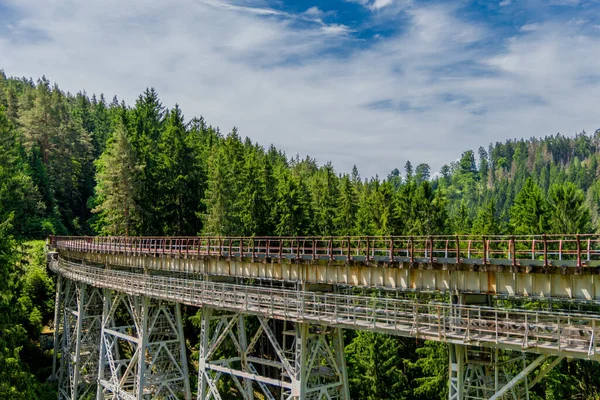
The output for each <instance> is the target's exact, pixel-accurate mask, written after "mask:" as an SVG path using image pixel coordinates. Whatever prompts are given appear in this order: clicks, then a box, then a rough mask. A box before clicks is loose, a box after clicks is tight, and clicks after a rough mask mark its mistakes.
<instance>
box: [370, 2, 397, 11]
mask: <svg viewBox="0 0 600 400" xmlns="http://www.w3.org/2000/svg"><path fill="white" fill-rule="evenodd" d="M392 3H393V0H375V1H373V4H371V5H370V8H371V9H372V10H379V9H380V8H383V7H387V6H389V5H390V4H392Z"/></svg>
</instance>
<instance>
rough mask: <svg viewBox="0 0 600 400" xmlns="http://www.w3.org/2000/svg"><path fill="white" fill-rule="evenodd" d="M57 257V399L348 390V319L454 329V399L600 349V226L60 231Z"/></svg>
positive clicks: (485, 393) (524, 383)
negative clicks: (270, 232)
mask: <svg viewBox="0 0 600 400" xmlns="http://www.w3.org/2000/svg"><path fill="white" fill-rule="evenodd" d="M48 262H49V268H50V269H51V270H52V271H54V272H55V273H56V274H57V276H58V278H57V293H56V309H55V337H54V349H55V352H54V366H53V378H54V379H56V380H58V384H59V399H72V400H74V399H84V398H94V397H95V398H96V399H127V400H129V399H131V400H134V399H136V400H141V399H191V398H192V393H197V399H221V397H222V395H223V394H224V393H223V391H224V390H225V388H226V385H224V384H223V383H224V382H225V381H227V382H228V383H229V386H230V387H233V388H234V389H233V390H235V391H236V392H235V393H236V396H238V397H240V398H244V399H315V400H317V399H319V400H320V399H340V400H349V398H350V396H349V391H348V377H347V373H346V365H345V357H344V347H343V335H342V333H343V329H358V330H369V331H375V332H381V333H388V334H393V335H400V336H404V337H412V338H419V339H424V340H434V341H442V342H446V343H448V345H449V366H448V368H449V370H448V371H449V379H450V382H449V385H450V386H449V398H450V399H451V400H455V399H456V400H463V399H528V398H529V390H530V389H531V388H532V387H533V386H534V385H535V384H537V383H538V382H539V381H540V379H542V378H543V377H544V376H545V374H547V373H548V371H550V370H551V369H552V368H553V367H554V366H556V365H557V364H558V363H559V362H560V361H561V360H562V359H564V358H565V357H566V358H578V359H588V360H593V361H600V355H599V354H598V353H597V348H598V344H599V343H598V342H599V339H598V335H597V333H599V329H600V328H599V327H600V315H599V314H598V312H597V310H598V309H600V275H599V273H600V236H594V235H587V236H586V235H560V236H550V235H539V236H501V237H484V236H428V237H252V238H246V237H168V238H167V237H58V236H53V237H50V238H49V241H48ZM597 280H598V281H599V282H598V284H597V282H596V281H597ZM182 304H185V305H190V306H194V307H200V309H201V313H200V314H201V321H200V327H201V328H200V332H199V333H200V339H199V355H198V360H197V365H198V386H197V388H194V390H192V388H191V387H190V382H189V374H188V365H187V363H188V357H187V355H186V343H185V339H184V334H183V324H182V317H181V305H182ZM193 362H196V361H195V360H194V361H193Z"/></svg>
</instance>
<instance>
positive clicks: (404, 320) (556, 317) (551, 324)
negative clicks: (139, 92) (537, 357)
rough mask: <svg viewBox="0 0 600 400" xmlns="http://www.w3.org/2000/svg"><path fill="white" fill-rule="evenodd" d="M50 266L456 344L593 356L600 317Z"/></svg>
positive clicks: (285, 315)
mask: <svg viewBox="0 0 600 400" xmlns="http://www.w3.org/2000/svg"><path fill="white" fill-rule="evenodd" d="M51 268H52V269H53V270H54V271H55V272H57V273H60V274H61V275H63V276H64V277H66V278H68V279H74V280H78V281H82V282H86V283H88V284H92V285H95V286H99V287H106V288H111V289H114V290H119V291H123V292H127V293H130V294H137V295H149V296H152V297H155V298H162V299H165V300H171V301H177V302H181V303H185V304H189V305H192V306H208V307H215V308H219V309H226V310H231V311H236V312H242V313H246V314H258V315H265V316H271V317H275V318H280V319H287V320H294V321H309V322H314V323H320V324H326V325H334V326H341V327H346V328H352V329H362V330H374V331H379V332H387V333H392V334H397V335H402V336H410V337H420V338H425V339H432V340H443V341H454V342H460V343H465V344H468V343H471V344H473V343H481V344H488V345H500V346H505V347H506V346H508V347H510V346H513V347H514V348H515V349H521V350H528V351H531V349H536V348H537V349H538V350H539V351H549V352H552V353H554V354H559V353H564V352H568V353H569V354H568V355H569V356H574V357H580V358H588V357H596V350H597V347H598V344H599V342H600V335H599V333H600V332H599V329H600V317H599V316H598V315H597V314H593V313H590V314H586V313H576V312H568V313H566V312H560V311H558V310H554V311H536V310H524V309H506V308H495V307H483V306H467V305H453V304H449V303H442V302H424V301H421V300H418V299H397V298H392V297H367V296H355V295H344V294H336V293H316V292H305V291H296V290H285V289H277V288H269V287H252V286H243V285H234V284H227V283H219V282H211V281H202V280H192V279H185V278H178V277H170V276H164V275H161V276H158V275H145V274H139V273H134V272H128V271H120V270H111V269H104V268H98V267H93V266H87V265H81V264H78V263H73V262H69V261H66V260H63V259H59V260H55V261H54V262H53V263H52V264H51Z"/></svg>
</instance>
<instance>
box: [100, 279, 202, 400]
mask: <svg viewBox="0 0 600 400" xmlns="http://www.w3.org/2000/svg"><path fill="white" fill-rule="evenodd" d="M98 378H99V379H98V382H99V385H98V391H97V399H98V400H99V399H126V400H134V399H135V400H142V399H144V400H153V399H180V398H182V397H183V398H185V399H187V400H189V399H190V398H191V393H190V386H189V378H188V370H187V357H186V351H185V341H184V337H183V329H182V320H181V309H180V305H179V304H178V303H170V302H167V301H164V300H157V299H151V298H150V297H147V296H131V295H128V294H125V293H122V292H114V291H111V290H109V289H105V291H104V310H103V315H102V333H101V347H100V369H99V377H98Z"/></svg>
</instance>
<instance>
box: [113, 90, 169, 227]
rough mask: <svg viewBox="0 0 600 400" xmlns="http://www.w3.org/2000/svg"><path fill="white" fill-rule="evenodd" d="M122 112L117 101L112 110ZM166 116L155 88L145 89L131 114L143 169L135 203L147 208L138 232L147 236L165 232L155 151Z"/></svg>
mask: <svg viewBox="0 0 600 400" xmlns="http://www.w3.org/2000/svg"><path fill="white" fill-rule="evenodd" d="M115 102H116V104H115ZM123 108H124V107H119V105H118V101H117V99H116V97H115V99H114V100H113V104H112V105H111V109H113V110H119V109H123ZM164 115H165V111H164V107H163V105H162V103H161V102H160V100H159V98H158V93H157V92H156V90H154V88H152V89H146V90H145V91H144V93H143V94H141V95H140V96H139V97H138V99H137V101H136V103H135V107H134V108H133V110H132V111H131V119H130V124H131V133H132V135H131V144H132V146H133V149H134V151H135V154H136V158H137V160H138V162H139V163H140V164H141V165H143V166H144V168H143V169H142V170H141V171H140V172H139V182H140V188H139V190H138V191H137V193H136V199H135V202H136V203H137V204H144V207H143V208H142V209H141V210H140V218H139V221H137V223H138V224H139V227H138V231H139V232H140V233H143V234H145V235H153V234H160V233H161V232H160V229H161V228H162V224H161V223H160V218H161V217H160V214H159V213H158V212H157V211H158V209H159V205H158V202H159V201H160V198H159V196H156V194H157V193H158V192H159V187H158V184H159V176H158V174H159V171H158V164H159V158H160V154H159V153H158V152H157V151H156V147H157V145H158V143H159V140H160V137H161V135H162V132H163V128H164Z"/></svg>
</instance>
